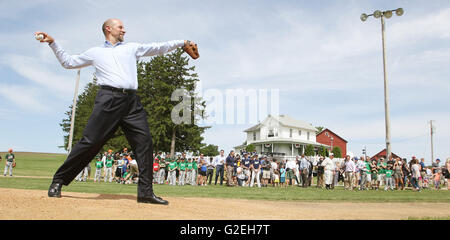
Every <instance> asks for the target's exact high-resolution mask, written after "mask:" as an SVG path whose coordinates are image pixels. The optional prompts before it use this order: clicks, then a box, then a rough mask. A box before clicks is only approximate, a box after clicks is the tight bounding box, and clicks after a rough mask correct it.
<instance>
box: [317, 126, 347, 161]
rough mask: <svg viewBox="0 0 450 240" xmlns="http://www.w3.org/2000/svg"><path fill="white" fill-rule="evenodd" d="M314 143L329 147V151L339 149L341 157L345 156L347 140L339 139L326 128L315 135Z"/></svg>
mask: <svg viewBox="0 0 450 240" xmlns="http://www.w3.org/2000/svg"><path fill="white" fill-rule="evenodd" d="M316 142H318V143H321V144H325V145H328V146H330V151H331V150H332V148H334V147H339V148H340V149H341V153H342V157H345V155H347V140H345V139H343V138H341V137H340V136H339V135H337V134H336V133H334V132H333V131H331V130H330V129H328V128H327V129H325V130H323V131H322V132H320V133H319V134H317V135H316Z"/></svg>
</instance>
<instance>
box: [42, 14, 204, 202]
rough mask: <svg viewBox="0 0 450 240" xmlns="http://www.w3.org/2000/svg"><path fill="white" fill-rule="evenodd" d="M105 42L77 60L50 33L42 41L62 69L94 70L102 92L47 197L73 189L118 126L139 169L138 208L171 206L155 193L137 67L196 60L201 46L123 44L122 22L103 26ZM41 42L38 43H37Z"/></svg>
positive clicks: (186, 43)
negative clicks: (182, 57) (180, 54)
mask: <svg viewBox="0 0 450 240" xmlns="http://www.w3.org/2000/svg"><path fill="white" fill-rule="evenodd" d="M102 31H103V34H104V35H105V42H104V43H103V45H101V46H98V47H93V48H90V49H88V50H87V51H85V52H83V53H81V54H79V55H69V54H67V53H66V52H65V51H64V50H63V48H62V47H61V46H60V45H59V44H58V43H57V42H56V41H55V40H54V39H53V38H52V37H51V36H50V35H48V34H47V33H44V32H36V35H37V36H38V35H42V36H43V39H41V40H40V41H41V42H46V43H48V44H49V46H50V48H51V49H52V50H53V52H54V53H55V55H56V58H57V59H58V61H59V62H60V63H61V65H62V66H63V67H64V68H67V69H74V68H81V67H86V66H90V65H92V66H94V67H95V73H96V77H97V79H98V84H99V85H100V89H99V91H98V94H97V96H96V99H95V105H94V108H93V111H92V115H91V116H90V118H89V121H88V123H87V125H86V128H85V130H84V132H83V137H82V138H81V140H80V141H79V142H78V143H77V144H76V145H75V146H74V147H73V148H72V151H71V152H70V154H69V156H68V157H67V159H66V161H65V162H64V163H63V164H62V166H61V167H60V168H59V169H58V170H57V171H56V173H55V175H54V176H53V181H52V184H51V185H50V188H49V191H48V196H49V197H61V188H62V185H66V186H67V185H69V184H70V182H71V181H72V180H73V179H74V178H75V176H76V175H77V174H78V173H79V172H80V171H81V170H82V169H83V168H84V167H85V166H86V165H87V164H88V163H89V162H90V161H91V160H92V159H93V158H94V157H95V155H96V154H97V153H98V152H99V151H100V150H101V148H102V146H103V145H104V144H105V143H106V142H107V141H108V139H110V138H111V137H112V135H113V134H114V132H115V131H116V130H117V129H118V127H119V126H120V127H121V128H122V130H123V131H124V133H125V136H126V138H127V140H128V142H129V143H130V145H131V146H132V149H133V152H134V153H135V154H136V159H137V162H138V168H139V183H138V188H137V201H138V202H140V203H154V204H168V202H167V201H166V200H163V199H162V198H160V197H157V196H155V194H154V193H153V185H152V180H153V144H152V136H151V135H150V130H149V126H148V122H147V115H146V112H145V110H144V109H143V107H142V105H141V102H140V99H139V96H137V95H136V91H137V88H138V81H137V66H136V62H137V60H138V59H139V58H141V57H145V56H153V55H157V54H164V53H167V52H170V51H172V50H174V49H176V48H178V47H183V50H185V51H186V52H187V53H188V54H189V55H190V56H191V57H193V58H194V59H196V58H198V51H197V45H196V44H194V43H192V42H190V41H187V40H175V41H168V42H163V43H150V44H140V43H124V35H125V33H126V31H125V28H124V26H123V23H122V22H121V21H120V20H119V19H108V20H106V21H105V22H104V24H103V26H102ZM37 39H38V38H37Z"/></svg>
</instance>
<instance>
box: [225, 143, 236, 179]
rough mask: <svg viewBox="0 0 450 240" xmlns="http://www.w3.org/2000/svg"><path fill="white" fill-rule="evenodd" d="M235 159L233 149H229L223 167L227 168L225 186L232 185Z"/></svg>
mask: <svg viewBox="0 0 450 240" xmlns="http://www.w3.org/2000/svg"><path fill="white" fill-rule="evenodd" d="M235 161H236V159H235V158H234V151H233V150H231V151H230V154H228V157H227V158H226V159H225V167H226V170H227V186H229V187H230V186H233V180H232V179H233V171H234V163H235Z"/></svg>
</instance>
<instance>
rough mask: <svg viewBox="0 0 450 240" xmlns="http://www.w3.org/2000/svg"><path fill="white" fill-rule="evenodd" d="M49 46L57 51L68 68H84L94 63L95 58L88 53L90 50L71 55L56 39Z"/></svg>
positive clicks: (57, 54)
mask: <svg viewBox="0 0 450 240" xmlns="http://www.w3.org/2000/svg"><path fill="white" fill-rule="evenodd" d="M49 46H50V48H51V49H52V50H53V52H54V53H55V56H56V58H57V59H58V61H59V62H60V63H61V65H62V66H63V67H64V68H66V69H75V68H82V67H86V66H89V65H92V62H93V59H92V58H91V57H90V56H89V54H88V51H89V50H88V51H86V52H84V53H82V54H79V55H69V54H67V53H66V51H64V49H62V48H61V47H60V46H59V45H58V43H56V41H53V43H51V44H50V45H49Z"/></svg>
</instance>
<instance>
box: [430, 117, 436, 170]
mask: <svg viewBox="0 0 450 240" xmlns="http://www.w3.org/2000/svg"><path fill="white" fill-rule="evenodd" d="M433 121H434V120H430V134H431V163H434V151H433V134H434V131H435V127H434V126H433Z"/></svg>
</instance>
